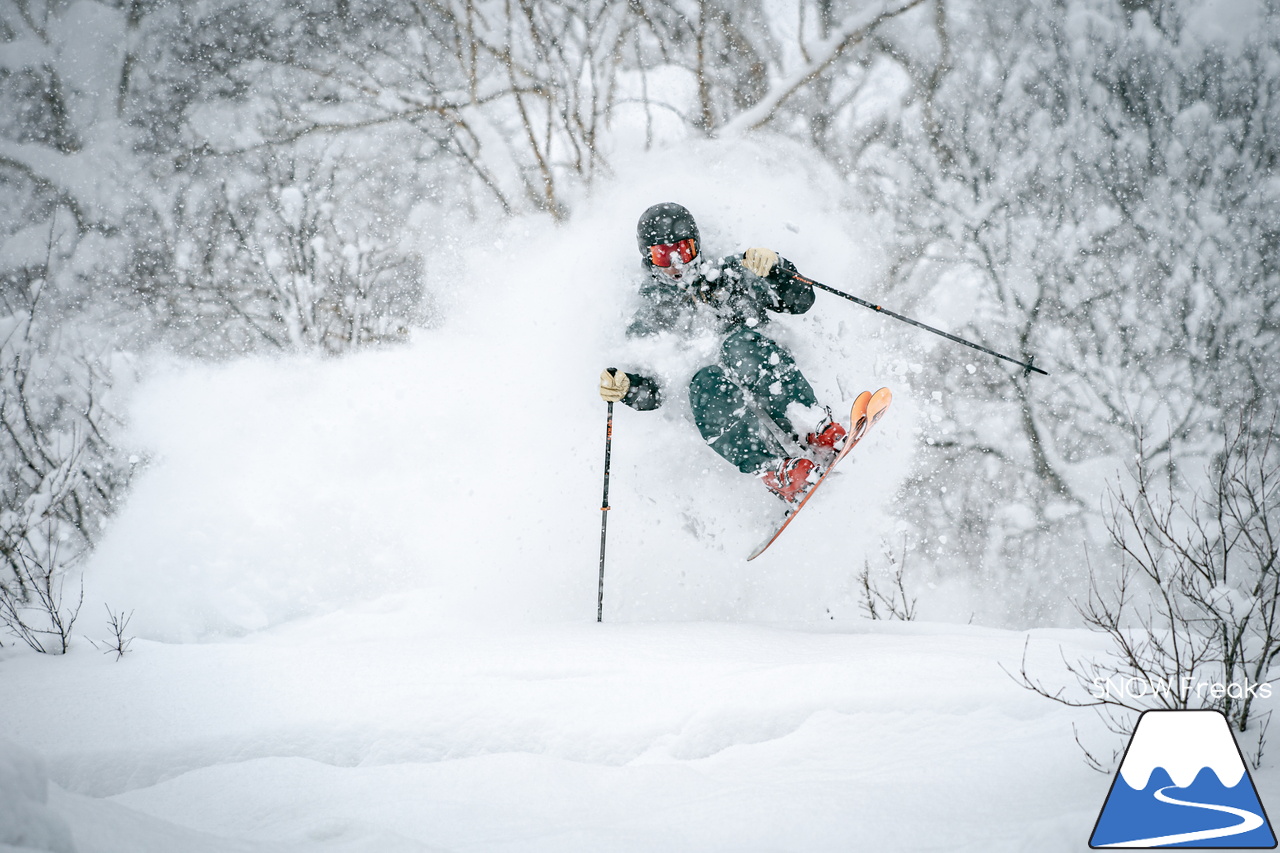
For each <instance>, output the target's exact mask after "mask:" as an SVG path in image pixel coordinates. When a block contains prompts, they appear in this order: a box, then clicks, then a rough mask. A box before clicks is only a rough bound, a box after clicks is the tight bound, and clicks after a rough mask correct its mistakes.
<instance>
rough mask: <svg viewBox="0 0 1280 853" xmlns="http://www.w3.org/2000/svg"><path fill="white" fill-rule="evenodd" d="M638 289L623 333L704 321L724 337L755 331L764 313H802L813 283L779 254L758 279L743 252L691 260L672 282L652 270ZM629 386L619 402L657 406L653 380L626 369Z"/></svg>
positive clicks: (684, 328) (681, 330) (687, 328)
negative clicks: (636, 304)
mask: <svg viewBox="0 0 1280 853" xmlns="http://www.w3.org/2000/svg"><path fill="white" fill-rule="evenodd" d="M647 269H648V273H649V275H648V278H647V280H646V281H645V283H644V284H643V285H641V287H640V298H641V304H640V309H639V310H638V311H637V312H636V315H635V318H634V319H633V320H632V321H631V325H630V326H628V327H627V334H628V335H631V336H637V337H643V336H646V335H656V334H658V333H659V332H676V333H678V334H684V335H689V334H692V333H693V332H694V331H695V330H697V329H700V328H701V329H705V328H707V326H708V325H710V326H711V328H712V331H715V332H718V333H719V334H722V335H727V334H730V333H732V332H735V331H737V330H739V329H742V328H748V329H760V328H762V327H763V326H765V325H766V324H767V323H768V322H769V316H768V312H770V311H772V312H774V313H777V314H803V313H804V312H806V311H808V310H809V308H810V307H812V305H813V301H814V293H813V286H812V285H809V284H804V283H802V282H799V281H796V280H795V279H794V278H793V275H792V274H793V273H795V272H796V268H795V265H794V264H792V263H791V262H790V261H788V260H787V259H786V258H783V257H779V258H778V263H777V265H776V266H775V267H774V268H773V269H772V270H771V271H770V272H769V275H767V276H764V277H761V276H758V275H756V274H755V273H753V272H751V271H750V270H748V269H747V268H746V267H744V266H743V265H742V255H740V254H739V255H729V256H727V257H724V258H721V259H720V260H719V261H703V262H701V263H697V264H693V265H692V266H691V268H690V270H689V272H688V273H687V274H686V275H687V277H686V278H684V279H682V280H680V281H675V280H672V279H671V278H669V277H668V276H667V275H666V274H664V273H662V272H660V271H658V270H656V269H652V268H647ZM627 378H628V379H630V380H631V388H630V389H629V390H628V391H627V395H626V396H625V397H623V398H622V402H623V403H625V404H626V405H628V406H630V407H631V408H633V409H638V410H640V411H648V410H650V409H656V408H657V407H658V406H660V405H661V404H662V394H661V390H660V388H659V386H658V383H657V382H655V381H654V380H653V379H651V378H649V377H647V376H643V375H640V374H636V373H627Z"/></svg>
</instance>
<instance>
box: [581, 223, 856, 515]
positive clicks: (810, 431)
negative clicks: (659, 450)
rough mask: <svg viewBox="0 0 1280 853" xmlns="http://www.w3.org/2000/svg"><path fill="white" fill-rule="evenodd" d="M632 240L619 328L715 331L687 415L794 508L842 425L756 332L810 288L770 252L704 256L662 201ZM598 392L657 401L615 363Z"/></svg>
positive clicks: (647, 406) (655, 390) (838, 442)
mask: <svg viewBox="0 0 1280 853" xmlns="http://www.w3.org/2000/svg"><path fill="white" fill-rule="evenodd" d="M636 241H637V243H638V245H639V248H640V255H641V258H642V264H643V266H644V269H645V272H646V273H647V276H646V279H645V281H644V283H643V284H642V285H641V288H640V295H641V298H642V302H641V307H640V309H639V311H638V312H637V313H636V316H635V318H634V320H633V321H632V323H631V325H630V326H629V327H628V328H627V334H628V335H632V336H646V335H655V334H658V333H659V332H674V333H677V334H682V335H684V336H686V337H688V336H691V335H693V334H695V333H696V332H697V331H699V330H700V329H705V328H708V327H710V329H711V330H713V331H715V332H717V333H719V334H721V335H723V336H724V339H723V342H722V343H721V345H720V355H719V359H718V360H717V362H716V363H715V364H710V365H707V366H706V367H703V368H702V369H701V370H699V371H698V372H697V373H696V374H694V377H693V380H692V381H691V382H690V384H689V402H690V404H691V407H692V409H693V419H694V422H695V423H697V425H698V430H699V431H700V432H701V433H702V437H703V439H704V440H705V441H706V442H707V444H709V445H710V446H711V448H712V449H713V450H715V451H716V453H719V454H720V455H721V456H723V457H724V458H725V459H727V460H728V461H729V462H731V463H732V464H733V465H735V466H737V468H738V470H739V471H742V472H743V473H746V474H754V475H755V476H757V477H759V478H760V479H761V480H763V482H764V484H765V486H766V487H767V488H768V489H769V490H770V491H771V492H773V493H774V494H776V495H777V496H778V497H780V498H782V499H783V500H784V501H786V502H787V503H789V504H792V505H795V504H796V503H798V501H799V500H800V498H801V497H803V496H804V493H805V492H806V491H807V490H808V488H809V487H810V485H811V484H812V483H814V482H816V481H817V480H818V478H819V477H820V476H821V473H822V469H821V466H822V465H825V464H827V463H828V462H829V461H830V459H831V458H833V457H834V456H835V453H836V452H837V451H838V450H839V449H840V448H841V447H842V446H843V445H844V441H845V437H846V430H845V428H844V427H843V426H841V425H840V423H839V422H837V421H835V420H833V419H832V417H831V410H830V409H829V408H827V407H824V406H820V405H819V404H818V399H817V397H816V396H815V395H814V393H813V388H812V386H810V385H809V382H808V381H807V380H806V379H805V378H804V376H803V375H802V374H801V373H800V370H799V368H797V367H796V363H795V359H794V358H793V357H792V356H791V354H790V353H789V352H787V351H786V350H785V349H784V348H783V347H782V346H780V345H779V344H778V343H777V342H776V341H774V340H772V339H770V338H769V337H767V336H766V335H764V334H763V333H762V332H761V329H763V328H764V327H765V325H766V324H767V323H768V312H775V313H781V314H803V313H804V312H806V311H808V310H809V307H810V306H811V305H813V301H814V293H813V287H812V286H811V285H808V284H804V283H801V282H797V281H795V280H794V279H793V274H794V273H795V272H796V268H795V266H794V265H793V264H792V263H791V262H790V261H788V260H786V259H785V258H781V257H779V256H778V253H777V252H774V251H773V250H771V249H762V248H754V249H747V250H746V252H744V253H743V254H741V255H730V256H728V257H725V258H722V259H721V260H719V261H716V260H708V259H705V258H703V257H702V254H701V252H702V245H701V242H700V240H699V237H698V226H697V224H696V223H695V222H694V219H693V216H692V215H691V214H690V213H689V211H688V210H686V209H685V208H684V207H682V206H681V205H678V204H674V203H671V202H667V203H663V204H655V205H654V206H653V207H650V208H649V209H648V210H646V211H645V212H644V214H643V215H642V216H641V217H640V221H639V223H638V224H637V226H636ZM600 396H601V397H602V398H603V399H604V400H605V401H607V402H615V403H616V402H622V403H625V404H626V405H628V406H630V407H631V408H633V409H636V410H639V411H648V410H651V409H656V408H657V407H658V406H659V405H661V402H662V392H661V388H660V387H659V385H658V383H657V382H656V381H655V380H654V379H653V378H651V377H648V376H644V375H641V374H637V373H629V372H624V371H621V370H619V371H616V372H615V373H612V374H611V373H610V372H609V370H605V371H603V372H602V373H601V374H600ZM764 418H768V419H769V420H770V421H772V423H773V424H776V426H777V427H778V429H780V430H781V432H782V433H783V434H784V435H787V436H790V437H791V438H792V439H793V440H794V441H795V442H796V444H797V445H800V444H801V441H802V440H801V436H804V439H803V446H804V448H805V451H804V453H803V455H797V456H791V455H788V453H787V452H786V451H785V450H784V448H783V445H782V442H781V441H780V440H779V439H778V437H777V436H776V435H774V433H773V432H772V431H771V429H770V427H769V426H768V425H767V424H766V423H765V421H764Z"/></svg>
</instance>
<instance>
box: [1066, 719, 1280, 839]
mask: <svg viewBox="0 0 1280 853" xmlns="http://www.w3.org/2000/svg"><path fill="white" fill-rule="evenodd" d="M1089 846H1090V847H1093V848H1100V847H1128V848H1135V847H1136V848H1148V849H1149V848H1154V847H1201V848H1203V847H1230V848H1234V849H1240V848H1246V849H1270V848H1274V847H1275V846H1276V836H1275V833H1273V832H1272V831H1271V823H1270V822H1269V821H1268V820H1267V814H1266V812H1265V811H1264V810H1263V808H1262V801H1261V800H1259V799H1258V792H1257V789H1255V788H1254V787H1253V779H1252V778H1251V777H1250V776H1249V770H1248V768H1247V767H1246V766H1245V763H1244V756H1243V755H1241V753H1240V746H1239V744H1237V743H1236V739H1235V736H1234V735H1233V734H1232V733H1231V726H1230V724H1229V723H1228V722H1227V718H1226V717H1225V716H1223V715H1222V713H1221V712H1220V711H1146V712H1144V713H1143V715H1142V716H1141V717H1139V718H1138V726H1137V728H1135V729H1134V730H1133V737H1132V739H1130V741H1129V747H1128V749H1126V750H1125V754H1124V760H1123V761H1121V762H1120V771H1119V772H1118V773H1116V778H1115V779H1114V780H1113V781H1112V783H1111V791H1110V792H1109V793H1108V794H1107V801H1106V803H1104V804H1103V806H1102V813H1101V814H1099V815H1098V822H1097V824H1096V825H1095V826H1094V828H1093V836H1092V837H1091V838H1090V839H1089Z"/></svg>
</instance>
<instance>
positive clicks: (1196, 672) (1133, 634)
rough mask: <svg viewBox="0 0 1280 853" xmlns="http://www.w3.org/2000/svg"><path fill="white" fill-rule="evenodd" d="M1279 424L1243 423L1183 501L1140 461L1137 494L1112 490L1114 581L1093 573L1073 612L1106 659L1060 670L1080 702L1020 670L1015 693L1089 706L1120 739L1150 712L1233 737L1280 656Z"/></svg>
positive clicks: (1263, 693) (1244, 725)
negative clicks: (1188, 719) (1191, 718)
mask: <svg viewBox="0 0 1280 853" xmlns="http://www.w3.org/2000/svg"><path fill="white" fill-rule="evenodd" d="M1276 426H1277V419H1276V417H1275V416H1273V417H1271V418H1269V419H1267V420H1266V421H1265V423H1264V424H1263V425H1261V427H1260V428H1258V427H1259V425H1258V424H1254V423H1251V422H1250V421H1249V420H1248V419H1246V418H1242V419H1241V420H1240V421H1239V422H1238V423H1237V424H1236V426H1235V427H1234V428H1233V429H1232V430H1231V432H1230V433H1229V434H1228V436H1227V437H1226V438H1225V439H1224V440H1223V445H1222V447H1221V448H1220V451H1219V453H1218V454H1217V456H1216V458H1215V459H1214V461H1213V463H1212V465H1211V467H1210V469H1209V470H1208V471H1207V472H1206V474H1207V478H1206V479H1207V485H1206V486H1204V487H1203V490H1196V491H1195V492H1194V493H1193V497H1192V498H1190V499H1185V498H1183V497H1182V496H1181V495H1182V494H1183V493H1184V492H1185V491H1186V484H1185V483H1182V484H1180V483H1176V482H1174V477H1172V476H1171V475H1170V473H1169V472H1168V471H1163V470H1156V469H1153V468H1152V467H1151V466H1150V465H1149V464H1148V463H1147V462H1146V461H1145V459H1144V458H1143V457H1142V456H1141V455H1139V457H1138V461H1137V465H1136V471H1135V475H1134V480H1135V484H1134V486H1133V487H1131V488H1130V487H1126V486H1117V487H1116V489H1115V491H1114V492H1113V493H1112V496H1111V508H1110V512H1109V514H1108V517H1107V528H1108V532H1109V534H1110V536H1111V539H1112V541H1113V542H1114V544H1115V546H1116V547H1117V548H1118V549H1119V550H1120V551H1121V553H1122V554H1123V555H1124V561H1125V562H1124V569H1123V572H1122V574H1121V577H1120V580H1119V582H1118V583H1112V582H1110V580H1109V579H1105V578H1100V577H1099V576H1097V575H1095V576H1094V577H1093V578H1092V586H1091V589H1090V592H1089V595H1088V597H1087V598H1086V599H1084V600H1083V601H1081V602H1079V603H1078V605H1077V607H1078V608H1079V611H1080V615H1081V616H1082V617H1083V620H1084V623H1085V625H1086V626H1087V627H1089V628H1090V629H1091V630H1094V631H1098V632H1100V633H1102V634H1103V635H1104V636H1105V637H1106V638H1107V639H1108V640H1109V643H1108V645H1109V648H1108V650H1107V653H1106V654H1105V655H1104V656H1102V657H1099V658H1096V659H1087V660H1079V661H1074V662H1069V663H1068V669H1069V671H1070V672H1071V673H1072V674H1073V675H1074V676H1075V677H1076V680H1077V682H1078V685H1079V687H1080V688H1081V690H1082V691H1084V692H1085V693H1087V694H1088V695H1087V697H1085V696H1081V695H1077V694H1073V693H1071V692H1069V691H1067V690H1066V689H1050V688H1047V687H1045V686H1044V685H1043V683H1042V682H1041V681H1040V680H1038V679H1036V678H1035V677H1034V676H1033V675H1032V674H1030V673H1028V672H1027V669H1026V665H1025V662H1024V665H1023V669H1022V672H1021V674H1020V677H1019V678H1020V681H1021V683H1022V684H1023V686H1024V687H1027V688H1029V689H1031V690H1034V691H1036V692H1038V693H1040V694H1041V695H1044V696H1046V697H1048V698H1052V699H1055V700H1057V701H1059V702H1063V703H1064V704H1069V705H1078V706H1087V707H1094V708H1097V709H1098V710H1099V712H1100V713H1101V714H1102V715H1103V717H1104V718H1105V719H1106V721H1107V723H1108V724H1109V726H1110V727H1111V728H1112V730H1113V731H1116V732H1123V733H1126V734H1127V733H1129V732H1130V731H1131V730H1132V726H1133V723H1134V721H1135V720H1136V718H1137V717H1136V715H1137V714H1138V713H1140V712H1142V711H1144V710H1148V709H1152V708H1157V709H1160V708H1162V709H1184V708H1212V709H1215V710H1219V711H1221V712H1222V713H1223V714H1225V715H1226V717H1227V719H1228V720H1229V721H1230V722H1231V724H1232V726H1233V727H1234V728H1236V729H1237V730H1238V731H1241V732H1243V731H1246V730H1248V729H1249V728H1250V727H1251V725H1253V724H1254V723H1256V719H1255V718H1256V706H1257V703H1258V701H1259V700H1260V699H1262V700H1265V699H1267V698H1268V697H1270V696H1271V692H1272V689H1273V688H1272V685H1271V684H1270V682H1271V681H1272V680H1273V679H1274V678H1275V677H1276V673H1277V670H1276V665H1275V660H1276V657H1277V656H1280V448H1277V446H1276V441H1277V434H1276ZM1135 685H1136V687H1135ZM1269 717H1270V713H1269V712H1268V713H1267V714H1266V715H1265V717H1264V720H1263V725H1262V732H1263V733H1264V734H1265V729H1266V722H1267V720H1268V719H1269ZM1258 748H1259V750H1260V749H1261V741H1260V742H1259V747H1258Z"/></svg>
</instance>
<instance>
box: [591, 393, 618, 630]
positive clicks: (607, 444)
mask: <svg viewBox="0 0 1280 853" xmlns="http://www.w3.org/2000/svg"><path fill="white" fill-rule="evenodd" d="M617 372H618V368H616V367H610V368H609V375H610V376H614V375H616V374H617ZM612 449H613V403H612V402H610V403H609V420H608V422H607V423H606V425H605V433H604V497H603V498H602V499H601V500H600V587H599V591H598V592H597V593H596V621H597V622H603V621H604V542H605V533H606V532H607V531H608V529H609V455H610V453H611V452H612Z"/></svg>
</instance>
